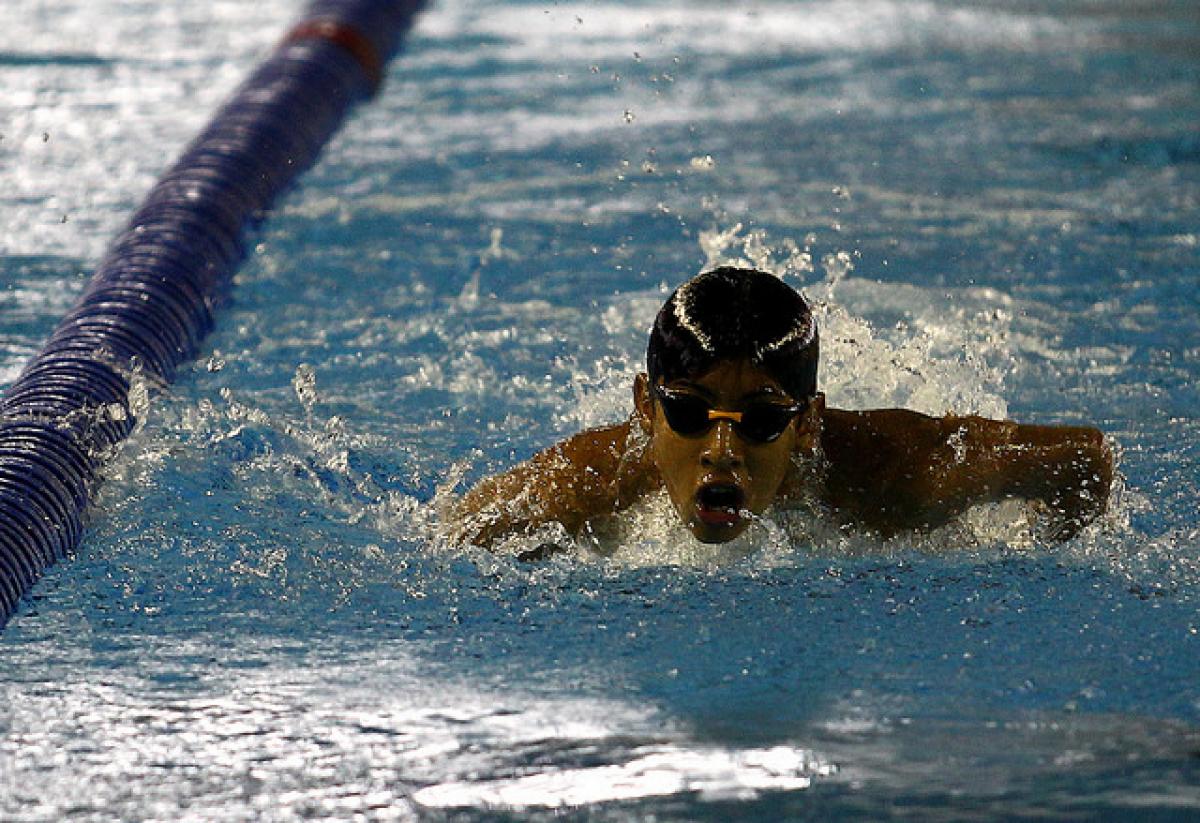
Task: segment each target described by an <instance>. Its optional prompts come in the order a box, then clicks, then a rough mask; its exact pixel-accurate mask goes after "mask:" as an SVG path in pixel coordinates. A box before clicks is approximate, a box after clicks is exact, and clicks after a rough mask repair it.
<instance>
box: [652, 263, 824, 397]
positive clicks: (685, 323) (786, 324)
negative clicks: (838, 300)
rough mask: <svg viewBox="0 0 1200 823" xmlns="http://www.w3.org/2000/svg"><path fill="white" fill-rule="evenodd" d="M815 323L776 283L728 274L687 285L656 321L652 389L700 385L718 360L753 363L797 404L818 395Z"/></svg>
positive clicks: (751, 272)
mask: <svg viewBox="0 0 1200 823" xmlns="http://www.w3.org/2000/svg"><path fill="white" fill-rule="evenodd" d="M817 354H818V344H817V323H816V321H815V320H814V319H813V316H812V312H810V311H809V308H808V303H806V302H804V298H803V297H801V296H800V294H799V293H798V292H797V291H796V290H795V289H793V288H792V287H791V286H789V285H787V284H786V283H784V282H783V281H782V280H780V279H779V278H778V277H776V276H775V275H773V274H768V273H767V272H762V271H758V270H756V269H739V268H734V267H732V266H722V267H721V268H718V269H713V270H712V271H706V272H702V273H701V274H698V275H696V276H695V277H693V278H692V279H691V280H689V281H688V282H686V283H684V284H683V285H682V286H680V287H679V288H678V289H676V290H675V293H674V294H672V295H671V296H670V297H669V298H667V302H666V303H664V304H663V307H662V308H661V309H660V310H659V312H658V317H656V318H655V319H654V328H653V329H651V330H650V344H649V346H648V347H647V349H646V372H647V374H648V375H649V377H650V382H651V383H659V382H661V383H663V384H667V383H670V382H671V381H672V380H679V379H681V378H695V377H699V376H700V375H701V374H703V373H704V372H706V371H708V370H709V369H710V368H712V367H713V366H714V365H716V363H717V362H718V361H720V360H737V359H742V358H745V359H748V360H749V361H750V362H751V363H753V364H754V365H756V366H758V367H759V368H761V369H763V371H765V372H767V374H769V375H771V376H772V377H773V378H775V379H776V380H778V381H779V385H780V386H781V387H782V388H783V390H784V391H786V392H787V393H788V394H789V395H791V396H792V398H793V399H795V400H805V399H807V398H809V397H812V396H813V395H815V394H816V393H817Z"/></svg>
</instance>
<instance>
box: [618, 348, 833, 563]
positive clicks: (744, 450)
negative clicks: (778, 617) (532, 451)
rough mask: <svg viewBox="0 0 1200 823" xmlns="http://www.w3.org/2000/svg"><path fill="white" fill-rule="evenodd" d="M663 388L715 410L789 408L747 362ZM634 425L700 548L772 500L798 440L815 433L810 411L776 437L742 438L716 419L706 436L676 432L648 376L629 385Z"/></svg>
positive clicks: (742, 525)
mask: <svg viewBox="0 0 1200 823" xmlns="http://www.w3.org/2000/svg"><path fill="white" fill-rule="evenodd" d="M667 388H669V389H671V390H673V391H676V392H679V393H684V394H692V395H697V396H699V397H701V398H703V399H704V400H705V401H707V402H708V403H709V404H710V405H711V406H712V407H713V408H714V409H717V410H720V411H731V412H737V411H741V410H744V409H745V408H746V407H747V406H749V405H751V404H754V403H776V404H779V405H784V406H786V405H789V404H791V403H793V402H794V401H795V398H792V397H789V396H788V394H787V393H786V392H785V391H784V390H783V388H782V387H781V386H780V385H779V383H778V382H777V381H776V380H775V379H774V378H772V377H771V376H770V375H769V374H767V373H766V372H764V371H762V370H761V369H759V368H758V367H756V366H755V365H753V364H752V363H750V362H749V361H745V360H736V361H722V362H720V363H718V364H717V365H716V366H714V367H713V368H712V369H710V370H709V371H707V372H705V373H704V374H702V375H700V376H699V377H697V378H695V379H692V380H677V381H674V382H672V383H671V384H669V385H668V386H667ZM634 403H635V405H636V409H637V420H638V424H639V425H640V426H641V428H642V431H643V433H644V434H645V435H646V436H647V437H649V439H650V446H649V452H650V459H651V461H652V462H653V464H654V467H655V469H656V470H657V473H658V475H659V477H660V478H661V479H662V483H663V485H664V486H665V487H666V490H667V494H668V496H669V497H670V499H671V503H672V505H673V506H674V507H675V511H676V512H677V513H678V514H679V518H680V520H681V521H682V522H683V524H684V525H685V526H686V527H687V528H688V530H689V531H690V532H691V533H692V535H693V536H694V537H695V538H696V539H697V540H699V541H701V542H703V543H723V542H725V541H727V540H732V539H733V538H735V537H737V536H738V535H739V534H741V533H742V532H744V531H745V530H746V527H747V526H749V525H750V523H751V522H752V520H751V515H758V514H762V513H763V512H764V511H766V509H767V508H768V507H769V506H770V505H771V504H772V503H773V502H774V501H775V499H776V496H777V495H778V493H779V489H780V486H781V485H782V484H783V481H784V478H786V477H787V476H788V473H789V471H790V470H791V468H792V455H793V453H794V452H795V451H796V450H797V448H798V445H804V444H800V442H799V441H801V440H803V441H806V443H807V441H811V440H813V438H814V437H815V435H816V432H817V431H818V428H819V420H818V418H817V417H816V416H815V409H810V410H809V411H808V412H801V414H800V415H798V416H797V417H796V418H793V420H792V421H791V422H790V423H789V424H788V426H787V428H786V429H784V431H783V434H781V435H780V436H779V437H778V438H776V439H775V440H772V441H770V442H766V443H762V442H757V441H754V440H752V439H748V438H745V437H743V436H742V435H741V434H739V433H738V431H737V430H736V429H735V427H734V425H733V422H732V421H731V420H729V419H716V420H713V421H711V422H712V425H711V427H710V428H708V430H707V431H702V432H699V433H696V434H680V433H679V432H677V431H675V430H674V429H673V428H671V425H670V423H668V422H667V419H666V417H665V416H664V415H663V409H662V404H661V402H658V400H657V398H656V397H655V395H654V393H653V391H652V390H651V388H650V385H649V382H648V379H647V378H646V376H645V375H639V376H638V378H637V380H636V381H635V383H634Z"/></svg>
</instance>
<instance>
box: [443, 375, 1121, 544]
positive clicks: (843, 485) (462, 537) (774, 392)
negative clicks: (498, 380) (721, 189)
mask: <svg viewBox="0 0 1200 823" xmlns="http://www.w3.org/2000/svg"><path fill="white" fill-rule="evenodd" d="M667 388H669V389H671V390H672V391H677V392H680V393H691V394H696V395H699V396H701V397H703V398H704V399H705V400H706V401H708V402H709V403H710V404H711V405H712V406H713V407H714V408H715V409H717V410H719V411H721V412H736V411H739V410H742V409H744V408H745V407H746V406H747V405H748V404H750V403H758V402H775V401H776V400H777V401H778V402H780V403H784V404H786V403H788V402H789V401H790V400H791V399H792V398H788V397H787V395H786V394H785V393H783V391H782V390H781V389H780V387H779V384H778V383H776V382H775V381H774V379H773V378H771V377H770V375H768V374H766V373H764V372H763V371H761V370H760V369H758V368H757V367H756V366H754V365H753V364H751V363H750V362H748V361H739V360H729V361H721V362H719V363H718V364H717V365H716V366H714V367H713V368H712V369H710V370H709V371H708V372H705V373H704V374H701V375H697V376H696V377H694V378H691V379H689V380H680V381H677V382H675V383H672V384H671V386H669V387H667ZM633 395H634V410H633V414H632V415H631V416H630V418H629V419H628V420H626V421H624V422H622V423H618V424H615V425H612V426H604V427H601V428H597V429H589V430H587V431H584V432H580V433H579V434H577V435H574V436H573V437H570V438H568V439H566V440H564V441H562V442H561V443H559V444H557V445H555V446H552V447H551V448H549V449H546V450H545V451H542V452H539V453H538V454H536V455H534V456H533V457H532V458H530V459H529V460H527V461H525V462H524V463H521V464H520V465H518V466H515V467H513V468H512V469H510V470H509V471H507V472H504V473H502V474H499V475H497V476H495V477H491V478H488V479H486V480H484V481H482V482H481V483H479V485H477V486H476V487H475V488H473V489H471V490H470V491H469V492H468V493H467V494H465V495H464V496H463V497H462V498H461V499H459V500H457V501H454V502H453V503H452V504H451V506H450V507H449V508H448V509H447V511H445V512H444V513H443V518H444V523H445V527H444V529H443V534H444V536H445V537H446V539H448V540H449V541H451V542H455V543H467V542H469V543H472V544H475V545H481V546H487V545H491V544H492V543H493V542H494V541H496V540H497V539H500V538H502V537H504V536H506V535H521V534H531V533H533V532H535V531H536V530H537V529H539V528H541V527H542V526H544V525H546V524H549V523H559V524H561V525H562V526H563V527H565V528H566V529H567V531H569V532H571V533H577V532H579V531H581V530H582V529H583V528H585V527H586V525H587V524H588V522H589V521H590V520H592V519H593V518H599V517H604V516H607V515H611V514H614V513H616V512H619V511H621V510H623V509H625V508H627V507H628V506H630V505H631V504H633V503H634V502H635V501H637V500H638V499H640V498H642V497H644V496H645V495H647V494H649V493H651V492H653V491H655V490H657V489H662V488H665V490H666V492H667V494H668V496H669V497H670V499H671V503H672V504H673V506H674V508H675V511H676V512H677V513H678V514H679V517H680V520H681V521H682V522H683V523H684V525H685V526H686V527H687V528H688V530H689V531H690V532H691V533H692V535H694V536H695V537H696V539H698V540H701V541H703V542H706V543H721V542H724V541H727V540H731V539H733V538H734V537H736V536H737V535H739V534H741V533H742V532H743V531H744V530H745V529H746V527H747V526H748V525H749V524H750V522H752V521H751V516H752V515H757V514H761V513H762V512H764V511H765V510H766V509H767V508H768V507H769V506H771V505H772V503H775V504H777V505H780V506H787V505H789V504H790V501H793V500H797V499H800V498H802V497H804V498H807V499H810V500H816V501H817V502H818V503H820V504H821V505H823V506H824V507H825V509H826V510H827V511H828V512H829V514H830V515H831V516H832V517H833V518H834V519H835V520H836V521H838V522H840V523H842V524H845V525H846V526H848V527H854V528H859V529H865V530H867V531H871V532H874V533H876V534H879V535H880V536H888V535H892V534H896V533H898V532H901V531H906V530H924V529H930V528H934V527H937V526H939V525H942V524H944V523H946V522H948V521H949V520H950V519H952V518H954V517H955V516H957V515H958V514H960V513H962V512H963V511H965V510H966V509H968V508H970V507H971V506H973V505H975V504H977V503H983V502H987V501H993V500H1001V499H1005V498H1010V497H1016V498H1021V499H1024V500H1028V501H1030V502H1032V503H1033V504H1034V505H1035V507H1040V508H1041V509H1043V510H1044V511H1045V512H1046V513H1047V515H1048V516H1049V518H1050V520H1051V521H1052V522H1053V523H1054V525H1053V530H1052V531H1051V533H1050V536H1051V537H1053V538H1056V539H1065V538H1068V537H1070V536H1072V535H1073V534H1075V533H1076V532H1078V531H1079V529H1081V528H1082V527H1083V526H1084V525H1086V524H1087V523H1088V522H1090V521H1091V520H1093V519H1094V518H1095V517H1096V516H1097V515H1098V514H1100V513H1101V512H1103V511H1104V508H1105V505H1106V503H1107V500H1108V494H1109V489H1110V486H1111V483H1112V477H1113V458H1112V453H1111V451H1110V450H1109V448H1108V445H1107V444H1106V443H1105V441H1104V437H1103V435H1102V434H1101V433H1100V432H1099V431H1098V430H1096V429H1094V428H1091V427H1088V426H1039V425H1027V424H1020V423H1014V422H1012V421H1008V420H989V419H986V418H982V417H976V416H965V417H959V416H955V415H947V416H945V417H930V416H929V415H925V414H920V413H918V412H913V411H908V410H905V409H872V410H866V411H843V410H840V409H832V408H827V407H826V406H825V402H824V397H823V396H822V395H818V396H817V397H815V398H812V400H811V401H810V402H809V403H808V405H807V407H806V408H805V409H804V411H802V412H801V413H800V414H799V415H798V416H797V417H795V418H794V419H793V420H792V421H791V422H790V423H789V424H788V426H787V428H786V429H785V430H784V432H783V434H782V435H781V436H780V437H779V438H777V439H776V440H774V441H771V442H769V443H758V442H753V441H747V440H746V438H744V437H742V436H740V435H739V434H738V432H737V431H736V428H735V427H734V426H733V424H732V423H731V422H730V421H729V420H727V419H718V420H716V421H715V422H714V424H713V426H712V427H711V428H708V429H706V430H704V431H702V432H699V433H697V434H692V435H684V434H680V433H678V432H676V431H674V430H673V429H672V428H671V427H670V425H669V424H668V423H667V420H666V418H665V417H664V415H663V412H662V408H661V405H662V404H661V402H659V401H658V400H657V398H656V394H655V392H654V391H653V390H652V387H651V386H650V384H649V382H648V378H647V377H646V376H645V375H644V374H643V375H639V376H638V377H637V378H636V379H635V381H634V387H633Z"/></svg>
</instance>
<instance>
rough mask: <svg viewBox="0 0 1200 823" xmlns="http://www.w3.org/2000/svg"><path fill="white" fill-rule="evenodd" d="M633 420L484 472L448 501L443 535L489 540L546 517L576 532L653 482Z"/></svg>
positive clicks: (529, 528) (480, 542)
mask: <svg viewBox="0 0 1200 823" xmlns="http://www.w3.org/2000/svg"><path fill="white" fill-rule="evenodd" d="M630 430H631V428H630V423H629V422H625V423H620V424H617V425H614V426H607V427H604V428H599V429H590V430H588V431H584V432H580V433H579V434H577V435H574V436H573V437H570V438H568V439H567V440H564V441H563V442H561V443H559V444H558V445H555V446H552V447H551V448H549V449H546V450H545V451H542V452H538V453H537V454H535V455H534V456H533V457H531V458H530V459H529V460H526V461H525V462H524V463H521V464H520V465H518V466H515V467H513V468H512V469H509V470H508V471H506V472H504V473H503V474H499V475H496V476H494V477H489V478H487V479H486V480H483V481H481V482H480V483H479V485H477V486H475V487H474V488H473V489H471V490H470V491H469V492H467V493H466V494H465V495H463V496H462V497H461V498H460V499H459V500H457V501H455V503H454V504H452V505H451V506H450V510H449V511H448V512H447V515H446V516H445V517H444V518H443V520H444V523H445V525H446V528H445V533H446V536H447V537H448V539H450V540H451V541H453V542H457V543H471V544H474V545H477V546H490V545H491V544H492V543H494V542H495V541H496V540H499V539H501V538H503V537H506V536H509V535H515V534H530V533H532V532H534V531H536V530H537V529H538V528H539V527H540V526H543V525H546V524H548V523H555V522H557V523H561V524H562V525H563V526H564V527H565V528H566V529H567V531H569V532H572V533H574V532H577V531H579V530H580V529H582V528H583V525H584V524H585V523H586V522H587V521H588V520H590V519H592V518H594V517H598V516H600V515H604V514H611V513H613V512H616V511H619V510H620V509H622V508H624V507H626V506H628V505H629V504H630V503H631V502H632V501H633V500H634V499H636V497H638V496H639V495H640V494H642V493H644V491H645V488H646V487H647V486H648V485H651V484H652V473H651V472H650V470H649V468H648V461H647V460H646V458H645V455H644V450H643V449H640V448H638V447H637V446H636V445H635V444H634V443H632V442H631V438H630V436H629V435H630Z"/></svg>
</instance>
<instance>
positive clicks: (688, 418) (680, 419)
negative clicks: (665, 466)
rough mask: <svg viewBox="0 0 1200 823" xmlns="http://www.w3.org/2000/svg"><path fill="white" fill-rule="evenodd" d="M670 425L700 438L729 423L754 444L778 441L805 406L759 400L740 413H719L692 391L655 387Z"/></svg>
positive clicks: (685, 433) (681, 431)
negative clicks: (718, 426) (712, 429)
mask: <svg viewBox="0 0 1200 823" xmlns="http://www.w3.org/2000/svg"><path fill="white" fill-rule="evenodd" d="M654 388H655V394H657V395H658V400H659V404H660V405H661V406H662V410H663V417H665V418H666V419H667V425H669V426H670V427H671V428H672V429H674V430H675V431H676V432H678V433H679V434H682V435H684V436H685V437H686V436H691V435H697V434H701V433H703V432H706V431H708V430H709V429H711V428H712V427H713V426H714V425H715V424H716V421H717V420H729V421H730V422H731V423H732V425H733V430H734V431H735V432H737V434H738V436H740V437H742V438H743V439H745V440H750V441H753V442H755V443H770V442H771V441H773V440H777V439H778V438H779V436H780V435H781V434H783V433H784V431H786V430H787V427H788V424H789V423H791V422H792V418H794V417H795V416H796V415H797V414H799V413H800V412H801V411H802V410H803V409H804V406H803V405H784V404H782V403H771V402H768V401H758V402H754V403H750V404H749V405H748V406H746V407H745V408H744V409H742V410H741V411H738V412H726V411H717V410H716V409H715V408H714V407H713V405H712V404H711V403H709V402H708V401H707V400H705V399H704V398H703V397H700V396H699V395H696V394H692V393H690V392H679V391H671V390H670V389H666V388H663V387H662V386H655V387H654Z"/></svg>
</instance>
